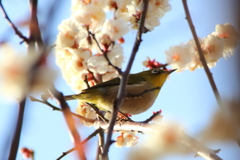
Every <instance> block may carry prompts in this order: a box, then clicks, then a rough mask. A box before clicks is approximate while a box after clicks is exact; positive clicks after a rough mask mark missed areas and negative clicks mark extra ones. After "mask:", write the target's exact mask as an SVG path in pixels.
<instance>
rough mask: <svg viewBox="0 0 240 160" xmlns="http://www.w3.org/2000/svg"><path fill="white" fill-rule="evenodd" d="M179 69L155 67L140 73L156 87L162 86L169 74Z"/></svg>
mask: <svg viewBox="0 0 240 160" xmlns="http://www.w3.org/2000/svg"><path fill="white" fill-rule="evenodd" d="M175 70H177V69H173V70H163V69H160V68H153V69H150V70H147V71H143V72H141V73H139V74H141V76H142V77H143V78H144V79H146V80H147V81H148V82H150V83H151V84H152V85H153V86H155V87H162V85H163V84H164V82H165V81H166V79H167V77H168V75H169V74H171V73H172V72H174V71H175Z"/></svg>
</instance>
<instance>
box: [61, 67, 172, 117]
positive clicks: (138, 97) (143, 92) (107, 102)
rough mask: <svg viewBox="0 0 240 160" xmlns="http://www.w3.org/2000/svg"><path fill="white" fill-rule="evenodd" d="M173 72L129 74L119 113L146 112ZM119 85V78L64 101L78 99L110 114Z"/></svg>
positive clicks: (156, 69) (157, 71)
mask: <svg viewBox="0 0 240 160" xmlns="http://www.w3.org/2000/svg"><path fill="white" fill-rule="evenodd" d="M175 70H176V69H174V70H169V71H167V70H162V69H159V68H154V69H150V70H147V71H143V72H140V73H136V74H130V75H129V78H128V83H127V86H126V96H125V98H124V100H123V103H122V105H121V106H120V111H121V112H122V113H127V114H131V115H135V114H140V113H142V112H145V111H146V110H148V109H149V108H150V107H151V106H152V105H153V103H154V101H155V100H156V98H157V96H158V93H159V91H160V90H161V88H162V86H163V84H164V82H165V81H166V79H167V77H168V75H169V74H170V73H172V72H173V71H175ZM119 84H120V78H118V77H117V78H114V79H112V80H109V81H106V82H103V83H99V84H97V85H95V86H93V87H90V88H87V89H84V90H82V92H81V93H79V94H75V95H69V96H65V99H66V100H73V99H78V100H81V101H83V102H88V103H92V104H95V105H96V106H97V107H98V108H99V109H101V110H105V111H110V112H112V110H113V102H114V100H115V98H116V97H117V93H118V88H119Z"/></svg>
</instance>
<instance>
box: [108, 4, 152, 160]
mask: <svg viewBox="0 0 240 160" xmlns="http://www.w3.org/2000/svg"><path fill="white" fill-rule="evenodd" d="M142 2H143V7H142V8H143V10H142V14H141V18H140V24H139V28H138V33H137V36H136V40H135V43H134V46H133V49H132V53H131V57H130V59H129V62H128V65H127V68H126V71H125V72H123V73H122V76H121V77H120V78H121V82H120V87H119V90H118V95H117V98H116V100H115V101H114V104H113V113H112V118H111V121H110V124H109V128H108V133H107V138H106V144H105V146H104V151H103V159H104V160H107V157H108V151H109V147H110V145H111V144H112V143H111V142H112V141H111V139H112V133H113V127H114V124H115V122H116V118H117V114H118V111H119V107H120V105H121V104H122V100H123V98H124V96H125V89H126V85H127V81H128V75H129V73H130V69H131V67H132V64H133V61H134V59H135V56H136V54H137V51H138V48H139V46H140V43H141V41H142V39H141V38H142V32H143V29H144V23H145V17H146V14H147V8H148V2H149V1H148V0H143V1H142Z"/></svg>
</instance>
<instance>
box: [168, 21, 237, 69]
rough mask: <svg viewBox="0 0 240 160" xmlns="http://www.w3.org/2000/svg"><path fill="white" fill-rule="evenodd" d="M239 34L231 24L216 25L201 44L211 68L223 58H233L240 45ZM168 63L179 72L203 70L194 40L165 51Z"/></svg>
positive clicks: (200, 40) (201, 40)
mask: <svg viewBox="0 0 240 160" xmlns="http://www.w3.org/2000/svg"><path fill="white" fill-rule="evenodd" d="M239 38H240V35H239V32H238V31H237V30H236V29H235V28H234V27H233V26H232V25H231V24H229V23H226V24H218V25H216V28H215V31H214V32H212V33H211V34H209V35H208V36H207V37H205V38H202V39H200V38H199V42H200V45H201V49H202V51H203V54H204V57H205V59H206V62H207V64H208V66H209V67H214V66H215V65H216V62H217V61H218V60H219V59H220V58H221V57H225V58H226V57H228V56H231V55H232V54H233V52H234V49H235V48H236V47H237V45H238V41H239ZM165 54H166V62H167V64H169V65H172V66H173V68H177V69H178V71H182V70H187V69H189V70H194V69H196V68H201V67H202V63H201V61H200V59H199V55H198V50H197V47H196V45H195V42H194V40H193V39H192V40H190V41H189V42H187V43H181V44H180V45H178V46H173V47H170V49H169V50H168V51H165Z"/></svg>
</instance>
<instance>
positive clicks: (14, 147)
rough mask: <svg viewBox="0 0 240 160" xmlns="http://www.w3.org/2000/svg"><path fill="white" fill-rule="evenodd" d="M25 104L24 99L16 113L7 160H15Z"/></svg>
mask: <svg viewBox="0 0 240 160" xmlns="http://www.w3.org/2000/svg"><path fill="white" fill-rule="evenodd" d="M25 103H26V98H24V99H23V100H22V101H21V102H20V103H19V112H18V119H17V125H16V128H15V132H14V136H13V140H12V144H11V148H10V153H9V157H8V159H9V160H15V159H16V155H17V151H18V145H19V141H20V136H21V130H22V124H23V116H24V109H25Z"/></svg>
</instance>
